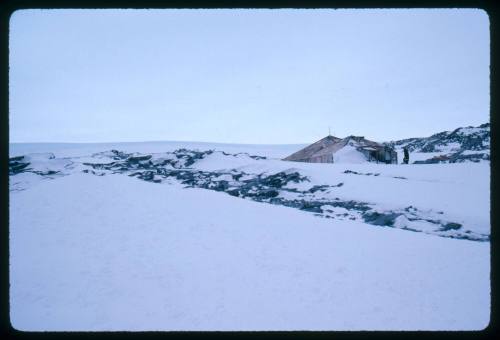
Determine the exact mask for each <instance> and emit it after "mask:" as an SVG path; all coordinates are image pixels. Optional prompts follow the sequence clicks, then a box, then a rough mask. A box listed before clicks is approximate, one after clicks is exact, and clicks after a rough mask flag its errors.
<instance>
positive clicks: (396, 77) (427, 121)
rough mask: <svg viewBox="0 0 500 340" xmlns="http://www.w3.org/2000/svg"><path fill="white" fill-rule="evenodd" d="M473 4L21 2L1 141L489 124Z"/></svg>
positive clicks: (382, 136) (386, 136)
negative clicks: (195, 6)
mask: <svg viewBox="0 0 500 340" xmlns="http://www.w3.org/2000/svg"><path fill="white" fill-rule="evenodd" d="M489 39H490V37H489V19H488V16H487V14H486V13H485V12H484V11H482V10H475V9H439V10H437V9H435V10H426V9H411V10H405V9H400V10H354V9H353V10H333V9H322V10H304V9H300V10H293V9H287V10H265V9H261V10H245V9H241V10H230V9H227V10H215V9H213V10H168V9H166V10H23V11H17V12H15V13H14V14H13V15H12V17H11V20H10V42H9V48H10V54H9V57H10V61H9V65H10V73H9V80H10V84H9V90H10V103H9V105H10V116H9V117H10V141H11V142H113V141H116V142H120V141H151V140H180V141H183V140H184V141H206V142H210V141H211V142H232V143H271V144H286V143H309V142H313V141H316V140H318V139H320V138H322V137H324V136H325V135H326V134H327V133H328V126H331V129H332V132H334V133H335V135H337V136H339V137H345V136H347V135H350V134H354V135H363V136H365V137H367V138H369V139H372V140H378V141H385V140H394V139H401V138H407V137H418V136H428V135H431V134H432V133H435V132H439V131H443V130H451V129H454V128H455V127H459V126H467V125H479V124H482V123H485V122H487V121H489V100H490V97H489V63H490V60H489V53H490V51H489Z"/></svg>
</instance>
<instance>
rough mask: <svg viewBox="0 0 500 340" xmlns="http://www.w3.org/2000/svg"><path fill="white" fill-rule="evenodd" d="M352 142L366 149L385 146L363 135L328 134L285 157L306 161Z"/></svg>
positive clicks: (333, 151) (287, 159)
mask: <svg viewBox="0 0 500 340" xmlns="http://www.w3.org/2000/svg"><path fill="white" fill-rule="evenodd" d="M348 144H351V145H353V146H356V147H362V148H366V149H373V150H375V149H380V148H383V147H384V146H383V145H381V144H379V143H377V142H374V141H371V140H368V139H366V138H364V137H363V136H348V137H346V138H343V139H341V138H338V137H333V136H327V137H325V138H323V139H320V140H319V141H317V142H315V143H313V144H311V145H309V146H307V147H305V148H303V149H301V150H299V151H297V152H295V153H293V154H291V155H290V156H288V157H286V158H284V160H286V161H305V160H307V159H310V158H312V157H318V156H324V155H328V154H333V153H335V152H337V151H338V150H340V149H342V148H343V147H344V146H346V145H348Z"/></svg>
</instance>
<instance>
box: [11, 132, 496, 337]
mask: <svg viewBox="0 0 500 340" xmlns="http://www.w3.org/2000/svg"><path fill="white" fill-rule="evenodd" d="M10 147H11V148H10V156H11V157H14V156H25V157H24V158H20V159H19V164H18V163H16V166H17V167H18V168H19V169H20V170H16V171H18V172H17V173H15V174H12V175H11V176H10V184H9V185H10V190H11V191H10V193H11V195H10V285H11V286H10V287H11V288H10V304H11V315H10V317H11V322H12V324H13V326H14V327H15V328H17V329H20V330H61V331H64V330H479V329H483V328H484V327H486V326H487V325H488V323H489V313H490V277H489V273H490V266H489V263H490V255H489V250H490V244H489V233H490V219H489V207H490V202H489V196H490V195H489V194H490V193H489V177H490V168H489V163H486V162H482V163H456V164H420V165H414V164H410V165H385V164H372V163H358V164H351V163H340V164H311V163H297V162H285V161H281V160H279V158H282V157H284V156H287V155H288V154H290V153H292V152H294V151H296V150H298V149H300V148H301V147H302V146H300V145H295V146H292V145H289V146H265V145H252V146H248V145H221V144H216V145H215V144H208V143H184V142H162V143H152V142H151V143H124V144H100V145H95V144H79V145H71V144H62V145H54V144H53V145H50V144H41V145H36V144H32V145H26V144H11V146H10ZM178 148H186V149H190V150H194V149H198V150H200V151H204V150H209V149H215V150H220V151H225V152H224V153H223V152H211V153H199V154H196V153H194V154H189V152H187V151H184V152H177V153H173V151H174V150H176V149H178ZM111 149H115V150H119V151H124V152H128V153H132V152H135V153H137V154H134V155H125V154H119V153H112V152H109V150H111ZM42 152H45V153H46V152H51V153H52V154H53V155H50V154H40V153H42ZM243 152H246V153H248V154H242V153H243ZM34 153H38V154H34ZM238 153H240V154H238ZM189 155H192V157H191V156H189ZM253 155H258V156H263V157H267V158H266V159H261V158H259V157H251V156H253ZM134 157H135V158H134ZM191 161H192V163H191ZM16 162H17V161H16ZM22 162H25V163H29V164H28V165H24V164H25V163H22ZM102 164H104V166H103V165H102ZM27 169H30V170H27ZM153 170H154V171H153ZM150 172H151V173H150ZM127 175H128V176H127ZM134 177H136V178H134ZM141 179H142V180H141ZM188 184H189V185H188ZM186 186H188V188H186ZM207 189H211V190H207ZM298 202H299V203H300V204H302V205H300V204H298ZM444 227H449V228H448V229H446V228H444ZM443 228H444V229H443ZM445 229H446V230H445ZM412 231H418V232H412ZM443 236H444V237H443Z"/></svg>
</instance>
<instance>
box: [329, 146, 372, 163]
mask: <svg viewBox="0 0 500 340" xmlns="http://www.w3.org/2000/svg"><path fill="white" fill-rule="evenodd" d="M333 162H334V163H336V164H338V163H367V162H368V161H367V160H366V157H365V156H364V155H363V154H362V153H361V152H359V151H358V150H356V146H354V145H352V144H348V145H346V146H344V147H343V148H342V149H340V150H339V151H337V152H336V153H334V154H333Z"/></svg>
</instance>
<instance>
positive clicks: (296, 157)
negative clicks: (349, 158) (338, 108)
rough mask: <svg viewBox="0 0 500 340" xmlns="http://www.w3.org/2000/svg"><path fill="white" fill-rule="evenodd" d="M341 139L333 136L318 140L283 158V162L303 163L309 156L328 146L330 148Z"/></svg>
mask: <svg viewBox="0 0 500 340" xmlns="http://www.w3.org/2000/svg"><path fill="white" fill-rule="evenodd" d="M341 140H342V139H340V138H338V137H334V136H326V137H325V138H323V139H320V140H319V141H317V142H315V143H313V144H311V145H309V146H306V147H305V148H303V149H301V150H299V151H297V152H295V153H293V154H291V155H290V156H288V157H286V158H284V160H285V161H303V160H306V159H309V158H310V157H311V156H313V155H314V154H316V153H317V152H319V151H321V150H323V149H325V148H328V147H329V146H332V145H334V144H337V143H338V142H339V141H341Z"/></svg>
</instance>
